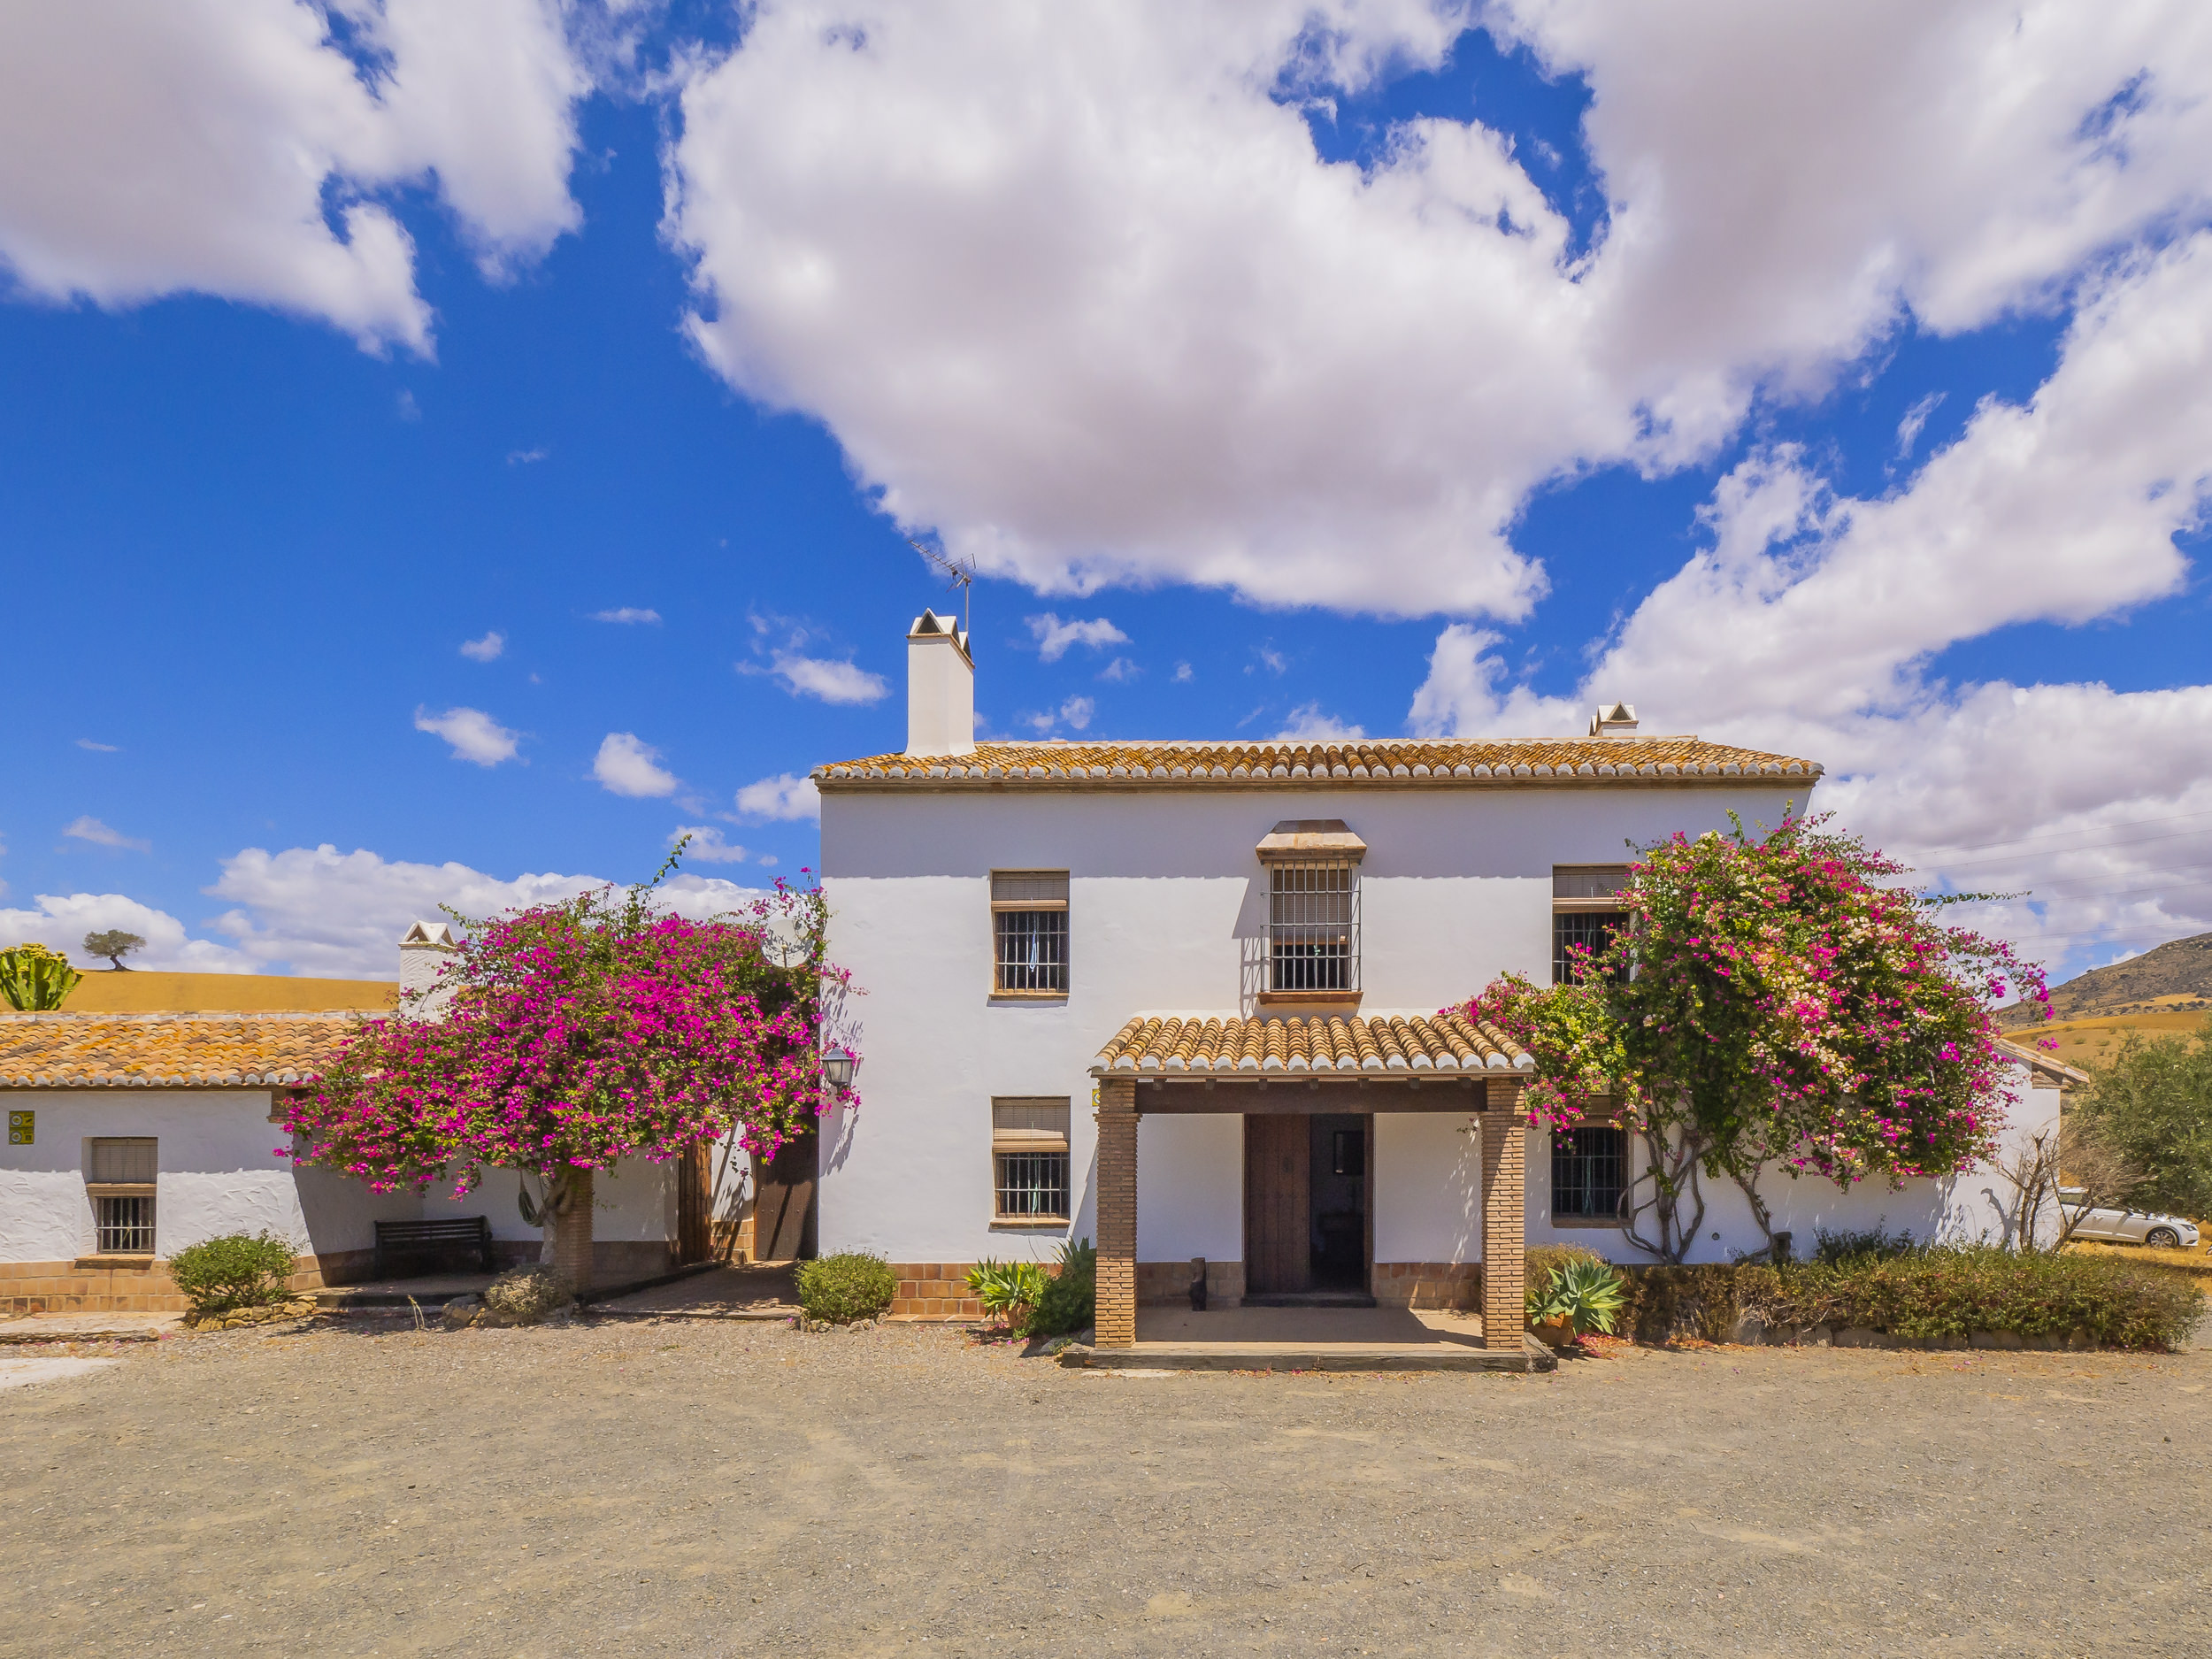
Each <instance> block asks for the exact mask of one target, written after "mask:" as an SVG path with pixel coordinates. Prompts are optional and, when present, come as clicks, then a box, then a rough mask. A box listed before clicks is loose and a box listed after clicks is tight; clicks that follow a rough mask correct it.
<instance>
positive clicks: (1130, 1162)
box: [1098, 1078, 1137, 1348]
mask: <svg viewBox="0 0 2212 1659" xmlns="http://www.w3.org/2000/svg"><path fill="white" fill-rule="evenodd" d="M1136 1340H1137V1084H1136V1079H1133V1078H1109V1079H1105V1080H1104V1081H1102V1082H1101V1083H1100V1084H1099V1086H1098V1345H1099V1347H1101V1348H1131V1347H1133V1346H1134V1345H1135V1343H1136Z"/></svg>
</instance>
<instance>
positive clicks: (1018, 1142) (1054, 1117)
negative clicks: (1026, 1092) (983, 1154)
mask: <svg viewBox="0 0 2212 1659" xmlns="http://www.w3.org/2000/svg"><path fill="white" fill-rule="evenodd" d="M1069 1116H1070V1102H1067V1101H1066V1100H1064V1099H1051V1098H1046V1099H1034V1098H1029V1097H1018V1098H1014V1099H1002V1100H994V1101H993V1102H991V1168H992V1186H993V1188H994V1191H995V1200H994V1203H993V1206H992V1214H993V1216H994V1218H995V1219H997V1220H1000V1221H1065V1220H1066V1219H1067V1218H1068V1216H1069V1213H1070V1211H1069V1199H1070V1196H1071V1194H1070V1193H1069V1190H1068V1188H1069V1181H1068V1119H1069Z"/></svg>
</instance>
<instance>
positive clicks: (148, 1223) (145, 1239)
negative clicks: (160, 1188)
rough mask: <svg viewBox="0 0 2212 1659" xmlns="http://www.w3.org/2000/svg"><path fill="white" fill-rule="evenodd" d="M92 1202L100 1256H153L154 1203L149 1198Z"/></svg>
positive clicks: (138, 1197)
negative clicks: (98, 1230) (98, 1234)
mask: <svg viewBox="0 0 2212 1659" xmlns="http://www.w3.org/2000/svg"><path fill="white" fill-rule="evenodd" d="M92 1202H93V1214H94V1217H95V1219H96V1220H97V1222H98V1223H99V1228H100V1243H99V1250H100V1254H101V1255H103V1256H111V1255H122V1256H151V1255H152V1254H153V1253H154V1201H153V1200H152V1199H151V1198H150V1197H144V1196H134V1197H128V1198H96V1199H94V1200H93V1201H92ZM78 1236H80V1237H82V1236H83V1235H82V1234H80V1235H78Z"/></svg>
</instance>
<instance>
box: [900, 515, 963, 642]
mask: <svg viewBox="0 0 2212 1659" xmlns="http://www.w3.org/2000/svg"><path fill="white" fill-rule="evenodd" d="M906 545H907V546H909V547H910V548H912V549H914V550H915V551H916V552H917V553H918V554H920V555H921V556H922V557H924V558H926V559H927V560H928V561H929V562H930V563H931V564H932V565H935V566H936V567H937V568H938V569H939V570H941V571H942V572H945V573H946V574H947V575H948V576H949V577H951V578H952V580H950V581H949V582H948V583H946V584H945V586H946V589H947V591H950V590H951V589H953V588H958V589H959V590H960V632H961V633H963V634H966V633H967V632H968V631H969V629H968V589H969V588H972V586H974V583H975V566H974V565H963V564H962V563H960V561H959V560H957V559H955V558H949V557H946V556H945V555H944V554H943V553H941V552H940V551H939V550H938V549H935V548H933V547H925V546H923V545H922V544H921V543H920V542H919V541H916V540H915V539H914V538H913V537H912V536H909V537H907V538H906Z"/></svg>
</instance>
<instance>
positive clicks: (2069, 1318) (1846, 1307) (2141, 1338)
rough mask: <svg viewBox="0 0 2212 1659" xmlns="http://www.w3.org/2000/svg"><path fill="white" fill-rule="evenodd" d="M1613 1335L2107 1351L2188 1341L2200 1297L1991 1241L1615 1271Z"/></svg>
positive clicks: (2114, 1262)
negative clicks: (1816, 1331)
mask: <svg viewBox="0 0 2212 1659" xmlns="http://www.w3.org/2000/svg"><path fill="white" fill-rule="evenodd" d="M1624 1278H1625V1279H1626V1280H1627V1284H1626V1298H1625V1300H1626V1304H1627V1305H1626V1307H1625V1308H1624V1311H1623V1316H1622V1318H1621V1322H1620V1323H1621V1325H1622V1328H1624V1329H1625V1330H1627V1331H1629V1332H1632V1333H1633V1334H1634V1335H1635V1337H1636V1338H1637V1340H1639V1341H1643V1342H1667V1341H1672V1340H1676V1339H1678V1338H1681V1337H1702V1338H1704V1339H1705V1340H1708V1341H1712V1342H1719V1341H1724V1340H1727V1337H1728V1333H1729V1332H1730V1331H1731V1330H1732V1328H1733V1326H1734V1325H1735V1323H1736V1320H1737V1318H1738V1317H1739V1315H1740V1314H1742V1313H1747V1312H1748V1313H1756V1314H1758V1315H1759V1316H1760V1317H1763V1319H1765V1320H1766V1321H1767V1322H1768V1323H1769V1324H1770V1325H1792V1326H1803V1325H1827V1326H1828V1327H1830V1328H1831V1329H1832V1330H1845V1329H1847V1328H1850V1327H1853V1326H1856V1327H1859V1328H1862V1329H1866V1330H1872V1331H1886V1332H1888V1333H1890V1334H1891V1335H1893V1336H1900V1337H1912V1338H1937V1339H1940V1338H1947V1337H1952V1338H1955V1337H1968V1336H1971V1335H1972V1334H1973V1333H1975V1332H1977V1331H2009V1332H2011V1333H2014V1334H2015V1335H2017V1336H2022V1337H2057V1338H2061V1339H2066V1338H2071V1337H2072V1336H2073V1335H2074V1334H2075V1333H2077V1332H2081V1333H2086V1334H2087V1337H2088V1339H2089V1340H2091V1341H2093V1342H2094V1343H2097V1344H2098V1345H2100V1346H2101V1347H2106V1348H2177V1347H2179V1346H2180V1345H2182V1344H2183V1343H2185V1341H2187V1340H2188V1338H2189V1334H2190V1333H2191V1332H2192V1331H2193V1329H2194V1328H2195V1326H2196V1324H2197V1321H2198V1319H2199V1318H2200V1317H2202V1315H2203V1313H2204V1306H2205V1303H2204V1294H2203V1293H2202V1292H2201V1291H2200V1290H2198V1289H2197V1288H2196V1286H2194V1285H2193V1284H2192V1283H2190V1282H2189V1281H2188V1280H2187V1279H2184V1278H2182V1277H2181V1276H2180V1275H2178V1274H2170V1273H2160V1272H2158V1271H2154V1270H2151V1269H2147V1268H2143V1267H2139V1266H2138V1265H2137V1264H2135V1263H2131V1262H2128V1261H2124V1260H2121V1259H2118V1258H2116V1257H2112V1256H2040V1255H2016V1254H2015V1253H2013V1252H2011V1251H2009V1250H2004V1249H2001V1248H1997V1247H1996V1246H1993V1245H1963V1246H1949V1245H1935V1246H1919V1247H1916V1248H1913V1249H1911V1250H1910V1251H1909V1253H1906V1254H1896V1253H1895V1252H1894V1251H1893V1253H1891V1254H1890V1255H1887V1256H1878V1255H1875V1254H1872V1253H1871V1252H1870V1251H1860V1252H1858V1253H1856V1254H1848V1255H1843V1256H1840V1257H1839V1259H1837V1260H1833V1261H1824V1260H1815V1261H1811V1262H1802V1263H1786V1264H1784V1265H1782V1266H1779V1267H1772V1266H1768V1265H1766V1264H1764V1263H1741V1264H1740V1265H1734V1266H1720V1265H1711V1266H1701V1267H1632V1268H1629V1269H1627V1270H1625V1272H1624Z"/></svg>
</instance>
